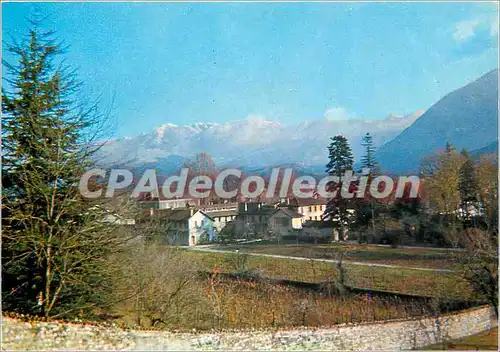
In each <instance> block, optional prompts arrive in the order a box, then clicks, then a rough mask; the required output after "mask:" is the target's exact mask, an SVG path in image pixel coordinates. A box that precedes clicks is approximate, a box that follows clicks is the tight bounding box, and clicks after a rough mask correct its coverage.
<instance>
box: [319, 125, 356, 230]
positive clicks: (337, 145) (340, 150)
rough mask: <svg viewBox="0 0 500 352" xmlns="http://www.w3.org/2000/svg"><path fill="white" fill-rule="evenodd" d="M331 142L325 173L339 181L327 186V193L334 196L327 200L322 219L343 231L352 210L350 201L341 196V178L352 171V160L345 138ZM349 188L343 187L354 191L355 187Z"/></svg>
mask: <svg viewBox="0 0 500 352" xmlns="http://www.w3.org/2000/svg"><path fill="white" fill-rule="evenodd" d="M331 140H332V141H331V143H330V145H329V146H328V153H329V162H328V164H327V165H326V172H328V174H329V175H330V176H337V177H338V178H339V180H340V181H339V182H338V183H333V182H332V183H330V184H328V185H327V190H328V192H332V193H333V192H336V196H335V197H333V198H331V199H329V200H328V203H327V205H326V209H325V212H324V214H323V217H324V218H325V219H328V220H332V221H334V222H335V223H336V224H337V225H338V226H339V227H340V228H342V229H345V228H346V227H347V226H348V225H349V224H350V223H351V222H352V216H351V214H350V212H349V210H350V209H351V208H352V204H351V203H352V200H351V199H347V198H344V197H342V195H341V189H342V187H343V185H342V177H343V176H344V174H345V172H346V171H352V170H353V164H354V159H353V156H352V151H351V147H350V145H349V142H348V140H347V138H346V137H344V136H341V135H338V136H335V137H333V138H331ZM350 186H351V187H349V185H346V186H345V187H349V188H350V190H351V191H354V187H355V186H354V185H350Z"/></svg>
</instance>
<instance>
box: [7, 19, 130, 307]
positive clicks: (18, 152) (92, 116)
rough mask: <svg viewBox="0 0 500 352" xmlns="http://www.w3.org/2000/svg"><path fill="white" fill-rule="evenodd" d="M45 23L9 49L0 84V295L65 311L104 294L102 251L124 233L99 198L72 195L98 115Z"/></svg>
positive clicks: (11, 302) (91, 147)
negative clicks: (9, 59)
mask: <svg viewBox="0 0 500 352" xmlns="http://www.w3.org/2000/svg"><path fill="white" fill-rule="evenodd" d="M52 36H53V35H52V33H50V32H43V31H42V30H40V29H38V24H37V23H33V29H32V30H31V31H30V33H29V37H28V39H27V40H26V41H25V42H23V43H21V44H16V45H12V46H11V47H10V48H9V51H10V52H11V53H12V54H13V55H14V56H15V57H17V62H16V63H11V62H4V63H3V64H4V67H5V68H6V71H7V72H6V74H4V76H5V77H6V78H4V83H6V84H4V87H5V90H3V91H2V113H3V119H2V139H3V141H2V147H3V148H2V149H3V160H2V218H3V224H2V257H3V268H2V269H3V270H2V291H3V292H2V293H3V294H2V297H3V299H2V305H3V309H4V310H6V311H18V312H23V313H28V314H38V315H44V316H66V315H68V314H74V313H75V312H80V311H85V310H87V309H91V308H93V307H96V306H99V305H100V304H103V300H104V297H105V294H106V292H107V291H106V290H107V289H108V276H106V275H105V267H106V266H105V265H104V260H105V258H106V255H107V254H108V253H109V252H110V251H112V250H113V249H115V248H116V246H117V244H118V243H121V242H123V241H124V239H123V238H118V237H116V236H114V235H113V234H114V233H115V227H114V226H112V225H110V224H109V223H107V222H105V221H103V218H104V217H105V216H106V214H107V212H108V210H107V209H105V207H104V205H103V204H102V202H100V201H92V202H91V201H89V200H86V199H84V198H82V197H81V195H80V193H79V189H78V184H79V180H80V176H81V175H82V174H83V173H84V172H85V171H86V170H87V169H88V168H90V167H91V166H92V160H91V156H92V155H93V153H94V152H95V150H96V148H97V147H96V146H95V145H96V144H95V141H96V139H97V138H99V137H100V136H99V135H98V134H97V133H96V131H101V130H102V128H103V123H104V122H103V121H104V119H103V117H104V116H103V115H102V114H100V112H99V110H98V109H97V106H96V105H94V104H87V103H86V102H83V103H81V100H80V99H79V97H80V94H79V88H80V83H79V82H78V81H77V80H76V79H75V76H74V73H73V72H71V71H69V70H68V69H67V68H65V67H64V66H63V64H62V60H59V54H61V52H62V50H61V46H60V45H59V44H58V43H57V42H55V41H54V40H53V39H52Z"/></svg>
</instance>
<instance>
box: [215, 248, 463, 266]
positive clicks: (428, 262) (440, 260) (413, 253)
mask: <svg viewBox="0 0 500 352" xmlns="http://www.w3.org/2000/svg"><path fill="white" fill-rule="evenodd" d="M221 249H238V250H239V251H240V252H249V253H263V254H278V255H286V256H292V257H305V258H319V259H335V256H336V254H335V251H337V250H339V249H342V250H344V251H346V254H347V260H350V261H356V262H370V263H378V264H390V265H397V266H406V267H421V268H438V269H453V268H454V267H456V264H457V252H456V251H450V250H446V249H443V250H436V249H424V248H390V247H381V246H375V245H369V244H366V245H360V244H355V245H353V244H323V245H313V244H279V245H278V244H275V243H265V244H262V243H249V244H240V245H228V246H223V247H221Z"/></svg>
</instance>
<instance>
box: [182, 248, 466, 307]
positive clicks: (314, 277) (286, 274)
mask: <svg viewBox="0 0 500 352" xmlns="http://www.w3.org/2000/svg"><path fill="white" fill-rule="evenodd" d="M186 254H187V255H189V256H193V258H197V259H198V262H199V263H200V266H201V269H202V270H211V269H212V268H214V267H219V268H221V270H222V271H226V272H231V271H234V267H233V266H232V265H231V261H232V259H231V258H234V257H236V256H238V255H241V254H232V253H207V252H187V253H186ZM247 266H248V269H249V270H254V271H257V272H259V273H260V274H262V275H265V276H269V277H274V278H284V279H289V280H297V281H305V282H321V281H329V280H332V279H336V278H337V277H338V271H337V269H336V267H335V266H334V264H332V263H325V262H316V261H301V260H293V259H279V258H266V257H255V256H248V258H247ZM345 268H346V272H347V273H346V284H347V285H349V286H353V287H358V288H365V289H374V290H384V291H393V292H401V293H409V294H416V295H429V296H442V297H448V298H457V299H469V298H475V297H474V293H473V292H472V291H471V290H470V288H469V286H468V284H467V282H465V281H464V280H462V279H460V278H459V277H457V276H456V275H455V274H453V273H442V272H432V271H420V270H412V269H393V268H383V267H364V266H356V265H345Z"/></svg>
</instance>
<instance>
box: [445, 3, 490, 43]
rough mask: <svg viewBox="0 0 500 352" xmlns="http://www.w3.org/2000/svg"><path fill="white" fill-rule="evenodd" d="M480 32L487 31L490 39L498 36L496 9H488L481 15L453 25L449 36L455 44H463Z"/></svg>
mask: <svg viewBox="0 0 500 352" xmlns="http://www.w3.org/2000/svg"><path fill="white" fill-rule="evenodd" d="M496 6H498V5H496ZM485 9H486V8H485ZM482 31H488V32H489V34H490V35H491V36H492V37H495V36H497V35H498V7H495V9H494V10H492V8H491V7H488V8H487V10H486V11H484V12H483V13H482V14H478V15H476V16H472V17H471V18H470V19H467V20H463V21H459V22H457V23H455V26H454V28H453V29H452V33H451V36H452V37H453V39H454V40H455V41H456V42H464V41H466V40H468V39H471V38H473V37H474V36H476V35H477V34H478V33H479V32H482Z"/></svg>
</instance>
